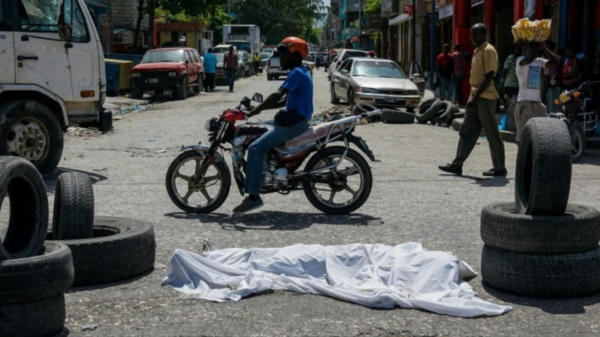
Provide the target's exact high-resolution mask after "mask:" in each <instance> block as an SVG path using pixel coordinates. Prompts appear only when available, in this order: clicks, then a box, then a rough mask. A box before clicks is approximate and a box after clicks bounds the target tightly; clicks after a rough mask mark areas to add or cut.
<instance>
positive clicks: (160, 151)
mask: <svg viewBox="0 0 600 337" xmlns="http://www.w3.org/2000/svg"><path fill="white" fill-rule="evenodd" d="M165 152H167V150H156V151H154V153H165Z"/></svg>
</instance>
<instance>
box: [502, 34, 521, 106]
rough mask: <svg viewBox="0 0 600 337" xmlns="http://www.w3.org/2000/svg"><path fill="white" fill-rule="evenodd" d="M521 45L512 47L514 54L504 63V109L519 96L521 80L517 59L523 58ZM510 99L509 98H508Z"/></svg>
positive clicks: (515, 44)
mask: <svg viewBox="0 0 600 337" xmlns="http://www.w3.org/2000/svg"><path fill="white" fill-rule="evenodd" d="M522 49H523V48H522V47H521V45H519V44H518V43H514V44H513V46H512V54H510V55H509V56H508V57H507V58H506V60H505V61H504V80H503V81H502V89H501V90H500V91H501V92H502V94H503V95H504V96H503V97H504V107H505V108H508V107H509V106H510V104H511V101H514V97H515V96H517V95H518V94H519V80H518V79H517V72H516V66H517V58H518V57H519V56H521V51H522ZM507 97H508V98H507Z"/></svg>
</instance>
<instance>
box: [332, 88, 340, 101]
mask: <svg viewBox="0 0 600 337" xmlns="http://www.w3.org/2000/svg"><path fill="white" fill-rule="evenodd" d="M331 103H333V104H339V103H340V99H339V98H338V97H337V96H336V95H335V90H334V86H333V84H332V85H331Z"/></svg>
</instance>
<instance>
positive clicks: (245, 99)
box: [240, 97, 251, 108]
mask: <svg viewBox="0 0 600 337" xmlns="http://www.w3.org/2000/svg"><path fill="white" fill-rule="evenodd" d="M250 103H251V101H250V99H249V98H248V97H244V98H243V99H242V101H241V102H240V104H241V105H243V106H244V107H246V108H250Z"/></svg>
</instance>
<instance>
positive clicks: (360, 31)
mask: <svg viewBox="0 0 600 337" xmlns="http://www.w3.org/2000/svg"><path fill="white" fill-rule="evenodd" d="M361 35H362V6H361V3H360V0H358V49H360V36H361Z"/></svg>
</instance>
